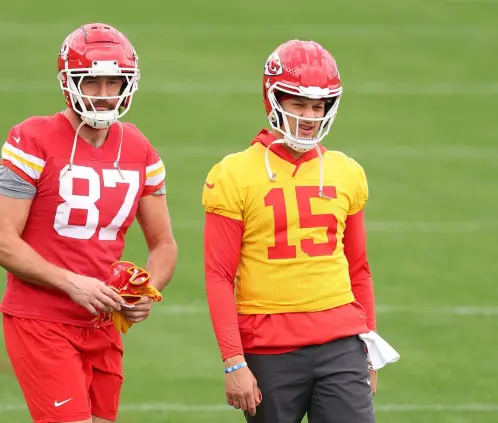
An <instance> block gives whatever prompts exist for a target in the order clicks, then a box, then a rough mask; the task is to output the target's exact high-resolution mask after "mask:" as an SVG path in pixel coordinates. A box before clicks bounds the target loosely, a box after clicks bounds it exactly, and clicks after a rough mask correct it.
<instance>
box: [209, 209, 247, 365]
mask: <svg viewBox="0 0 498 423" xmlns="http://www.w3.org/2000/svg"><path fill="white" fill-rule="evenodd" d="M242 234H243V222H241V221H238V220H235V219H230V218H228V217H225V216H220V215H217V214H214V213H206V220H205V227H204V267H205V278H206V294H207V300H208V306H209V312H210V314H211V321H212V323H213V329H214V332H215V335H216V339H217V341H218V346H219V348H220V351H221V356H222V360H224V361H225V366H226V367H230V366H231V365H234V364H238V363H240V362H242V361H244V357H243V353H244V352H243V349H242V341H241V339H240V331H239V322H238V314H237V306H236V303H235V299H234V279H235V274H236V272H237V267H238V265H239V258H240V246H241V243H242Z"/></svg>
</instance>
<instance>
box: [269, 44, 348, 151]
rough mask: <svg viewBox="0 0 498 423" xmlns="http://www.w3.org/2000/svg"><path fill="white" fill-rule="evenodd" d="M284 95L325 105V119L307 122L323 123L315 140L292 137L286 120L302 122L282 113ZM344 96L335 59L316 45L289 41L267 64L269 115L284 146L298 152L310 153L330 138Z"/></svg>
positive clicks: (275, 52) (294, 116) (272, 55)
mask: <svg viewBox="0 0 498 423" xmlns="http://www.w3.org/2000/svg"><path fill="white" fill-rule="evenodd" d="M282 93H286V94H290V95H297V96H302V97H307V98H311V99H324V100H325V101H326V103H325V116H324V117H323V118H306V120H307V121H315V122H320V123H321V124H320V128H319V131H318V133H317V136H316V137H314V138H300V137H299V136H296V135H298V134H293V133H292V131H291V128H290V127H289V122H288V120H287V116H291V117H293V118H296V119H297V121H298V125H299V119H303V118H302V117H299V116H296V115H292V114H290V113H288V112H285V111H284V110H283V109H282V106H281V105H280V102H279V101H278V98H279V96H280V95H281V94H282ZM341 94H342V85H341V80H340V77H339V71H338V70H337V64H336V62H335V60H334V58H333V57H332V55H331V54H330V53H329V52H328V51H327V50H325V48H323V47H322V46H321V45H320V44H318V43H316V42H314V41H300V40H291V41H288V42H286V43H284V44H282V45H280V46H279V47H277V49H276V50H275V51H274V52H273V53H272V54H271V55H270V57H269V58H268V60H267V61H266V64H265V69H264V76H263V100H264V103H265V108H266V115H267V117H268V121H269V122H270V125H271V126H272V128H273V129H276V130H277V131H279V132H280V133H282V135H283V136H284V142H285V143H286V144H287V145H289V146H290V147H291V148H293V149H294V150H296V151H299V152H305V151H309V150H311V149H312V148H314V147H315V146H316V145H317V144H318V143H319V142H320V141H321V140H322V139H323V138H324V137H325V135H327V134H328V132H329V130H330V127H331V125H332V123H333V121H334V119H335V117H336V114H337V109H338V107H339V101H340V97H341ZM282 126H283V129H282Z"/></svg>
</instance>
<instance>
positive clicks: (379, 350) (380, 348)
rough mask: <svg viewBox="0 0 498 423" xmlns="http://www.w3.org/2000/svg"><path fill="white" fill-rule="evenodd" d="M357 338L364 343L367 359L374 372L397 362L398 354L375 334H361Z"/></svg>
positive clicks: (372, 332)
mask: <svg viewBox="0 0 498 423" xmlns="http://www.w3.org/2000/svg"><path fill="white" fill-rule="evenodd" d="M359 337H360V338H361V339H362V340H363V342H365V344H366V345H367V349H368V357H369V358H370V361H371V363H372V367H373V369H374V370H378V369H381V368H382V367H384V366H385V365H386V364H388V363H395V362H396V361H398V360H399V354H398V353H397V352H396V350H395V349H394V348H393V347H391V346H390V345H389V344H388V343H387V342H386V341H384V340H383V339H382V338H381V337H380V336H379V335H378V334H377V333H376V332H374V331H373V330H371V331H370V332H368V333H361V334H360V335H359Z"/></svg>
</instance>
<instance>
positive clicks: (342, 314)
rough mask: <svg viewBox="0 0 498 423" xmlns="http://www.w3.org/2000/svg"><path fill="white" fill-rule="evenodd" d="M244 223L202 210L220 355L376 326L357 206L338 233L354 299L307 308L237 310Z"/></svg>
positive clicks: (286, 346)
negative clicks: (332, 305)
mask: <svg viewBox="0 0 498 423" xmlns="http://www.w3.org/2000/svg"><path fill="white" fill-rule="evenodd" d="M243 231H244V224H243V222H241V221H238V220H234V219H230V218H227V217H224V216H220V215H217V214H213V213H206V222H205V233H204V251H205V257H204V260H205V275H206V292H207V299H208V305H209V310H210V314H211V320H212V323H213V328H214V331H215V335H216V338H217V341H218V345H219V348H220V351H221V356H222V359H223V360H225V359H227V358H229V357H233V356H235V355H239V354H243V353H251V354H281V353H284V352H290V351H293V350H295V349H298V348H301V347H304V346H308V345H315V344H322V343H325V342H329V341H332V340H334V339H338V338H343V337H346V336H352V335H357V334H360V333H364V332H368V331H369V330H376V323H375V300H374V292H373V283H372V276H371V273H370V268H369V265H368V260H367V254H366V232H365V225H364V215H363V211H360V212H358V213H356V214H354V215H350V216H348V218H347V221H346V229H345V233H344V239H343V242H344V253H345V255H346V258H347V260H348V263H349V274H350V279H351V288H352V291H353V295H354V297H355V299H356V301H354V302H352V303H350V304H346V305H343V306H340V307H336V308H332V309H329V310H324V311H319V312H312V313H282V314H257V315H242V314H241V315H239V314H238V313H237V307H236V303H235V298H234V279H235V274H236V271H237V267H238V264H239V258H240V245H241V242H242V234H243Z"/></svg>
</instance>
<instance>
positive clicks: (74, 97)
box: [58, 23, 140, 128]
mask: <svg viewBox="0 0 498 423" xmlns="http://www.w3.org/2000/svg"><path fill="white" fill-rule="evenodd" d="M58 69H59V75H58V79H59V82H60V85H61V89H62V91H63V92H64V95H65V97H66V103H67V105H68V107H70V108H71V109H73V110H74V111H75V112H76V113H78V114H79V115H80V116H81V118H82V120H83V121H84V122H85V123H87V124H88V125H90V126H92V127H93V128H106V127H108V126H110V125H111V124H112V123H114V122H116V121H117V120H118V119H120V118H121V117H123V116H124V115H125V114H126V113H127V112H128V110H130V106H131V100H132V97H133V94H134V93H135V91H137V89H138V81H139V79H140V71H139V69H138V56H137V53H136V52H135V49H134V48H133V46H132V44H131V43H130V41H129V40H128V39H127V38H126V37H125V36H124V35H123V34H122V33H121V32H119V31H118V30H117V29H115V28H113V27H112V26H110V25H106V24H101V23H94V24H87V25H83V26H81V27H80V28H78V29H76V30H75V31H73V32H72V33H71V34H69V35H68V37H67V38H66V39H65V40H64V42H63V44H62V47H61V50H60V52H59V59H58ZM116 75H118V76H123V77H124V79H125V83H124V85H123V88H122V90H121V92H120V94H119V95H118V96H115V97H89V96H85V95H84V94H83V93H82V92H81V82H82V80H83V78H84V77H85V76H116ZM84 98H88V99H89V100H90V102H89V103H90V106H91V107H90V110H88V109H87V107H86V106H85V103H84V101H83V99H84ZM92 99H94V100H96V99H106V100H110V99H118V102H117V105H116V107H115V109H114V110H109V111H98V110H96V109H95V107H94V106H93V103H92Z"/></svg>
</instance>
